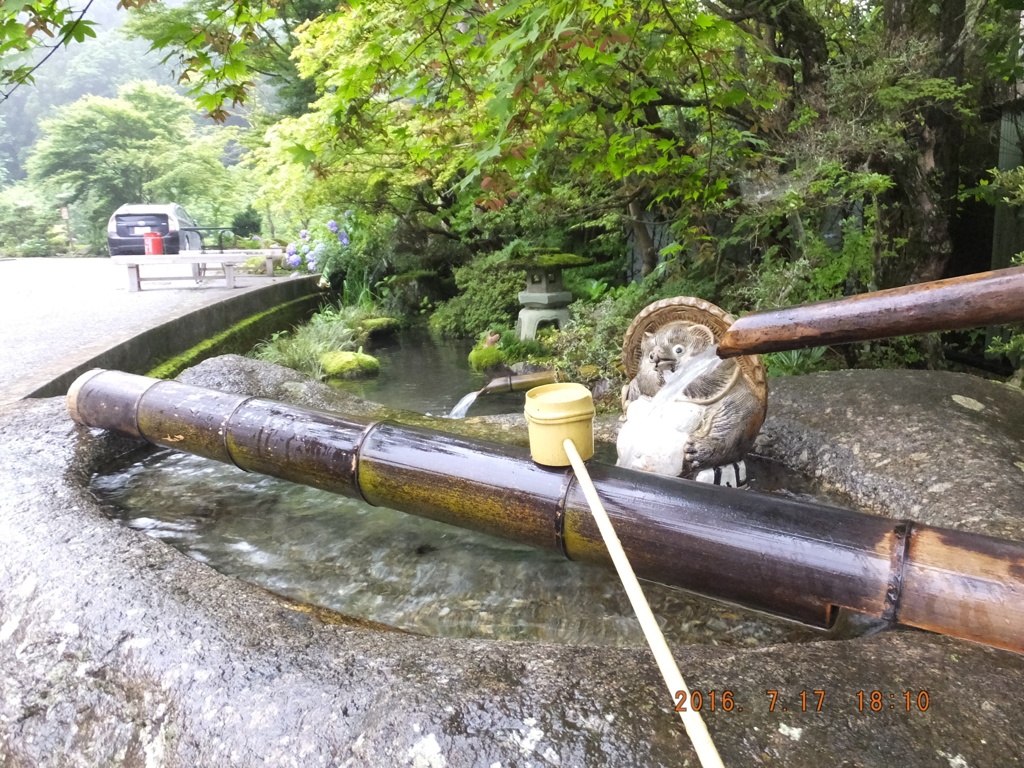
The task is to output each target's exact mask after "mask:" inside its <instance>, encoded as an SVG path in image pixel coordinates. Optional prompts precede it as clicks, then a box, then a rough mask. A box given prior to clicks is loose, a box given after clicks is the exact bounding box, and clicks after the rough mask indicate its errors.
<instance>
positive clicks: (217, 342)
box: [146, 296, 320, 379]
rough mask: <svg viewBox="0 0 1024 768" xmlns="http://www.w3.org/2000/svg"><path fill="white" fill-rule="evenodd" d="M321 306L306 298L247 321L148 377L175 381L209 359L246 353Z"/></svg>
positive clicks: (279, 306)
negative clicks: (186, 370) (263, 339)
mask: <svg viewBox="0 0 1024 768" xmlns="http://www.w3.org/2000/svg"><path fill="white" fill-rule="evenodd" d="M319 302H320V297H319V296H303V297H302V298H299V299H293V300H292V301H288V302H285V303H284V304H279V305H278V306H276V307H272V308H270V309H268V310H266V311H264V312H260V313H259V314H257V315H253V316H252V317H247V318H246V319H245V320H242V321H241V322H239V323H235V324H234V325H232V326H231V327H230V328H227V329H226V330H223V331H221V332H220V333H218V334H217V335H216V336H211V337H210V338H209V339H205V340H204V341H201V342H199V343H198V344H196V345H195V346H194V347H191V348H190V349H186V350H185V351H184V352H182V353H181V354H178V355H175V356H174V357H172V358H170V359H169V360H165V361H164V362H162V363H160V365H158V366H156V367H155V368H153V369H152V370H150V371H149V372H147V373H146V375H147V376H151V377H153V378H155V379H173V378H174V377H175V376H177V375H178V374H179V373H181V372H182V371H184V370H185V369H186V368H191V367H192V366H193V365H198V364H199V363H201V362H202V361H203V360H205V359H207V358H208V357H214V356H216V355H224V354H229V353H239V352H245V351H246V350H247V349H250V348H252V346H253V345H255V344H256V342H258V341H259V340H260V339H262V338H266V337H268V336H270V335H271V334H272V333H274V332H275V331H278V330H280V329H281V328H282V327H283V326H286V325H290V324H291V323H293V322H296V321H297V320H299V319H303V318H305V317H309V314H310V313H311V312H312V311H313V310H314V309H315V308H316V306H317V305H318V304H319Z"/></svg>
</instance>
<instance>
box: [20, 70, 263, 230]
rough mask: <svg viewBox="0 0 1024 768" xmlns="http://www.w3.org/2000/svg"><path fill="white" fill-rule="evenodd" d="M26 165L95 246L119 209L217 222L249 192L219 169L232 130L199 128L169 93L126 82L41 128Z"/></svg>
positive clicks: (184, 104) (149, 85) (188, 109)
mask: <svg viewBox="0 0 1024 768" xmlns="http://www.w3.org/2000/svg"><path fill="white" fill-rule="evenodd" d="M41 128H42V132H43V137H42V138H41V139H40V140H39V141H38V142H37V143H36V145H35V146H34V147H33V149H32V154H31V155H30V156H29V159H28V163H27V165H28V170H29V178H30V180H31V181H32V182H33V183H34V184H36V185H39V186H40V188H42V189H44V190H45V191H46V192H47V193H48V194H49V195H50V196H51V199H56V198H57V197H58V196H59V197H60V199H61V200H63V201H64V204H66V205H67V206H68V207H69V208H71V209H72V210H74V211H75V212H76V214H77V215H79V216H81V217H82V218H83V219H84V220H85V222H86V227H85V234H86V236H87V237H88V238H89V239H90V240H91V241H92V244H93V245H94V246H95V247H100V246H101V245H102V244H103V243H104V233H105V224H106V220H107V218H108V217H109V216H110V214H111V213H113V211H114V210H115V209H116V208H117V207H118V206H120V205H122V204H124V203H144V202H169V201H174V202H178V203H181V204H182V205H184V206H185V207H186V209H188V210H189V212H190V213H191V214H192V215H193V216H194V217H196V218H197V219H198V220H200V221H202V220H204V219H205V220H206V222H207V223H210V220H211V219H212V220H214V221H216V220H217V219H218V218H219V216H220V215H221V214H222V213H223V211H224V209H225V208H226V207H227V206H232V207H233V200H235V199H236V197H237V196H238V195H240V194H244V192H245V189H246V187H247V185H246V184H244V183H241V182H240V180H239V179H238V178H237V174H235V173H233V172H232V171H231V170H229V169H228V168H226V167H225V166H224V165H223V163H222V162H221V156H222V155H223V153H224V148H225V145H226V144H227V142H228V141H230V140H231V138H232V137H233V136H234V135H235V131H234V129H221V130H219V131H215V132H214V131H211V130H202V129H199V128H198V127H197V126H196V124H195V121H194V119H193V113H192V107H191V105H190V104H189V102H188V101H186V100H185V99H183V98H182V97H180V96H178V95H177V94H176V93H175V92H174V91H173V90H172V89H170V88H167V87H165V86H157V85H156V84H155V83H152V82H139V81H136V82H132V83H128V84H126V85H124V86H122V87H121V88H120V89H119V90H118V97H117V98H105V97H95V96H87V97H85V98H83V99H80V100H79V101H77V102H75V103H74V104H71V105H69V106H68V107H67V108H65V109H64V110H62V111H61V112H60V114H59V115H58V116H56V117H53V118H50V119H49V120H45V121H43V123H42V126H41Z"/></svg>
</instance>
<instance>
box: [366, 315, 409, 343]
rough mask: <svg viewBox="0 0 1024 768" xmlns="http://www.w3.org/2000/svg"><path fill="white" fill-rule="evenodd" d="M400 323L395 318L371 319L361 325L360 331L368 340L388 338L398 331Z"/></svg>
mask: <svg viewBox="0 0 1024 768" xmlns="http://www.w3.org/2000/svg"><path fill="white" fill-rule="evenodd" d="M399 325H400V323H399V321H398V319H397V318H394V317H369V318H367V319H366V320H363V321H362V322H361V323H360V324H359V330H360V331H361V332H362V333H363V334H364V335H365V336H366V337H367V338H379V337H381V336H387V335H388V334H391V333H394V332H395V331H397V330H398V327H399Z"/></svg>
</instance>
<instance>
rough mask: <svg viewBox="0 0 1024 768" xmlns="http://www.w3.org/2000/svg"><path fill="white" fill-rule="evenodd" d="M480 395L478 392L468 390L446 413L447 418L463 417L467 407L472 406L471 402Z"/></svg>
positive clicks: (467, 409) (467, 410)
mask: <svg viewBox="0 0 1024 768" xmlns="http://www.w3.org/2000/svg"><path fill="white" fill-rule="evenodd" d="M478 397H480V392H470V393H469V394H468V395H466V396H465V397H464V398H462V399H461V400H459V402H458V403H457V404H456V405H455V407H454V408H452V410H451V413H449V414H448V418H449V419H464V418H466V414H467V413H468V412H469V409H470V408H472V407H473V403H475V402H476V399H477V398H478Z"/></svg>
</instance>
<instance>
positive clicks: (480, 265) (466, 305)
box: [430, 252, 526, 338]
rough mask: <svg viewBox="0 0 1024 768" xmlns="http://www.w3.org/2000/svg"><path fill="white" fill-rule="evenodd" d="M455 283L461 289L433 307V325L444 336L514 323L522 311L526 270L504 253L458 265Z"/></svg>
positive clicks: (469, 332) (431, 320) (431, 324)
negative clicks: (513, 265)
mask: <svg viewBox="0 0 1024 768" xmlns="http://www.w3.org/2000/svg"><path fill="white" fill-rule="evenodd" d="M455 284H456V285H457V286H458V288H459V290H460V291H461V293H460V294H459V295H458V296H456V297H455V298H453V299H449V300H448V301H446V302H444V303H443V304H441V305H440V306H439V307H438V308H437V309H436V310H435V311H434V314H433V315H432V316H431V318H430V327H431V329H432V330H433V331H435V332H437V333H440V334H443V335H445V336H458V337H462V338H465V337H467V336H476V335H478V334H480V333H483V332H484V331H486V330H488V329H489V328H491V327H493V326H495V325H499V326H508V325H510V324H511V322H512V320H513V318H514V317H515V316H516V314H517V313H518V311H519V292H520V291H522V290H524V288H525V287H526V273H525V272H523V271H522V270H519V269H513V268H511V267H509V266H508V264H506V263H505V256H504V254H502V253H500V252H499V253H492V254H490V255H488V256H483V257H480V258H477V259H474V260H473V261H471V262H470V263H469V264H467V265H466V266H464V267H459V268H458V269H456V270H455Z"/></svg>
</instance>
